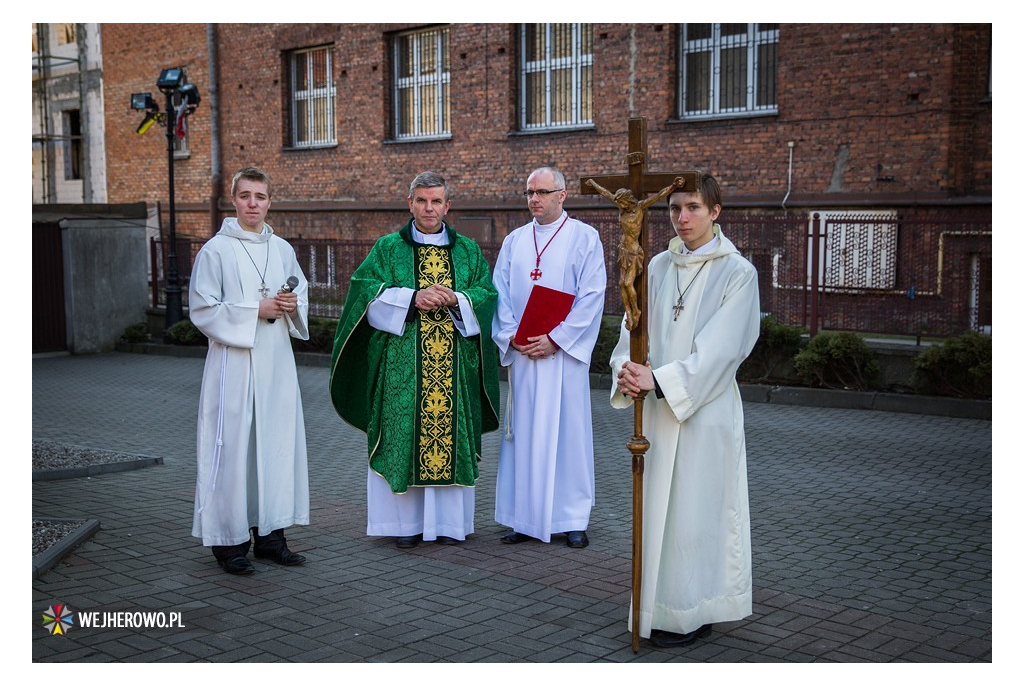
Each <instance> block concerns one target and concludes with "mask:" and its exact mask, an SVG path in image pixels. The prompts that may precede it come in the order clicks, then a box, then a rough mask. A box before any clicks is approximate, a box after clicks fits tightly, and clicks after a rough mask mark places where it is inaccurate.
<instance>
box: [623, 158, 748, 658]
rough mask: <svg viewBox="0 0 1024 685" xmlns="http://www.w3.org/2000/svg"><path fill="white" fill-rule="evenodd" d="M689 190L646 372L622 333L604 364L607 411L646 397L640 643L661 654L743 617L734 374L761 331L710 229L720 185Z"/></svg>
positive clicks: (675, 212) (655, 278)
mask: <svg viewBox="0 0 1024 685" xmlns="http://www.w3.org/2000/svg"><path fill="white" fill-rule="evenodd" d="M698 189H699V192H675V193H673V194H672V195H670V196H669V200H668V205H669V216H670V218H671V221H672V225H673V227H674V228H675V231H676V234H677V235H676V236H675V237H673V238H672V240H671V241H669V244H668V250H667V251H665V252H662V253H660V254H658V255H656V256H655V257H654V258H652V259H651V263H650V267H649V269H648V283H647V287H648V293H649V301H648V303H647V312H648V314H649V321H650V323H649V328H648V333H649V336H650V363H649V364H648V365H642V364H636V363H633V362H631V361H629V332H628V331H627V330H626V328H625V326H623V328H622V332H621V336H620V338H619V343H618V346H617V347H616V348H615V351H614V352H613V353H612V358H611V366H612V373H613V374H614V375H615V376H616V378H617V384H616V385H615V387H613V388H612V394H611V403H612V406H614V407H620V408H623V407H629V406H631V405H632V402H633V399H634V398H635V397H637V395H638V393H639V392H640V391H641V390H643V391H650V392H649V394H648V395H647V396H646V399H645V401H644V415H643V421H644V423H643V428H644V434H645V435H646V437H647V439H648V440H649V441H650V443H651V446H650V449H649V451H648V452H647V455H646V461H645V469H644V507H643V528H644V530H643V564H642V566H643V581H642V585H641V589H640V635H641V636H642V637H646V638H649V639H650V641H651V643H653V644H654V645H656V646H659V647H679V646H684V645H689V644H692V643H693V642H694V641H696V640H697V639H698V638H700V637H701V636H704V635H706V634H708V633H709V632H710V631H711V629H712V628H711V625H712V624H713V623H719V622H722V621H738V620H740V619H743V618H745V617H747V616H749V615H750V614H751V613H752V609H751V606H752V596H751V560H750V510H749V507H748V504H747V456H746V443H745V440H744V433H743V404H742V402H741V400H740V391H739V386H738V385H737V383H736V371H737V369H738V368H739V366H740V363H741V362H742V361H743V360H744V359H745V358H746V357H747V355H748V354H750V351H751V349H753V347H754V343H755V342H756V340H757V336H758V332H759V325H760V316H759V311H760V305H759V299H758V287H757V272H756V271H755V270H754V267H753V265H752V264H751V263H750V262H749V261H748V260H747V259H745V258H744V257H742V256H741V255H740V253H739V251H738V250H737V249H736V247H735V245H733V244H732V242H730V241H729V239H728V238H726V237H725V235H723V234H722V229H721V227H720V226H719V225H718V224H716V223H715V219H717V218H718V215H719V213H720V212H721V210H722V200H721V190H720V189H719V186H718V183H717V181H715V179H714V178H712V177H710V176H706V175H704V176H702V177H701V179H700V181H699V182H698ZM630 617H632V611H631V612H630ZM629 628H630V630H632V628H633V627H632V622H631V619H630V626H629Z"/></svg>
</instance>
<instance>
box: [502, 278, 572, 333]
mask: <svg viewBox="0 0 1024 685" xmlns="http://www.w3.org/2000/svg"><path fill="white" fill-rule="evenodd" d="M575 301H576V296H575V295H571V294H569V293H564V292H562V291H561V290H555V289H554V288H546V287H544V286H542V285H535V286H533V290H531V291H530V299H528V300H527V301H526V309H524V310H523V318H522V319H520V320H519V330H518V331H516V338H515V341H516V344H517V345H520V346H522V345H528V344H529V341H528V340H527V338H532V337H533V336H536V335H546V334H548V333H550V332H551V331H552V330H554V328H555V326H557V325H558V324H560V323H562V322H563V321H565V317H567V316H568V315H569V310H570V309H572V303H573V302H575Z"/></svg>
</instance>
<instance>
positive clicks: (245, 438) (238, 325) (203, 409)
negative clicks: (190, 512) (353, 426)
mask: <svg viewBox="0 0 1024 685" xmlns="http://www.w3.org/2000/svg"><path fill="white" fill-rule="evenodd" d="M231 197H232V202H233V203H234V205H235V210H236V211H237V217H236V218H229V219H225V220H224V223H223V225H222V226H221V229H220V232H218V233H217V235H215V236H214V237H213V238H211V239H210V240H209V241H208V242H207V243H206V244H205V245H203V248H202V249H201V250H200V251H199V254H198V256H197V257H196V261H195V266H194V267H193V269H192V280H191V282H190V284H189V295H188V304H189V316H190V318H191V319H192V322H193V323H194V324H195V325H196V327H197V328H198V329H199V330H200V331H202V332H203V334H204V335H206V337H207V338H209V340H210V346H209V351H208V352H207V355H206V367H205V369H204V371H203V383H202V391H201V394H200V397H199V428H198V432H197V433H198V434H197V452H198V455H197V456H198V464H197V480H196V499H195V514H194V519H193V524H192V535H193V536H195V537H198V538H202V540H203V545H204V546H206V547H212V548H213V555H214V557H215V558H216V559H217V562H218V563H219V564H220V566H221V568H223V569H224V570H225V571H227V572H228V573H235V574H249V573H252V572H253V571H254V570H255V568H254V567H253V565H252V563H251V562H250V561H249V560H248V558H247V557H246V555H247V554H248V552H249V547H250V544H251V542H254V543H255V544H254V548H253V555H254V556H255V557H256V558H262V559H269V560H270V561H273V562H276V563H278V564H282V565H285V566H294V565H296V564H301V563H303V562H304V561H305V560H306V559H305V557H303V556H302V555H301V554H296V553H294V552H292V551H291V550H289V549H288V545H287V544H286V542H285V537H284V529H285V528H287V527H288V526H291V525H295V524H302V525H306V524H308V523H309V482H308V477H307V470H306V469H307V467H306V431H305V425H304V422H303V417H302V400H301V398H300V396H299V383H298V376H297V375H296V371H295V356H294V354H293V352H292V346H291V338H293V337H294V338H299V339H300V340H307V339H308V338H309V331H308V328H307V310H308V302H307V299H306V290H307V283H306V277H305V276H304V275H303V273H302V269H301V268H300V267H299V264H298V262H297V261H296V259H295V251H294V250H293V249H292V247H291V245H289V244H288V243H287V242H286V241H285V240H283V239H281V238H279V237H278V236H276V235H274V231H273V229H272V228H271V227H270V226H269V225H267V224H266V223H264V218H265V217H266V216H267V211H268V210H269V209H270V177H269V176H267V174H266V173H265V172H263V171H262V170H260V169H257V168H255V167H248V168H245V169H242V170H241V171H239V172H238V173H237V174H235V177H234V179H232V181H231ZM250 536H251V537H250Z"/></svg>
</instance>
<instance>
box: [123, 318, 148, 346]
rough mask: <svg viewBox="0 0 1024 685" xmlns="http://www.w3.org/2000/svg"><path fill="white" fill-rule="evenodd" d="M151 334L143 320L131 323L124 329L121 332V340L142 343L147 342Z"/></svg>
mask: <svg viewBox="0 0 1024 685" xmlns="http://www.w3.org/2000/svg"><path fill="white" fill-rule="evenodd" d="M151 337H152V336H151V335H150V334H149V326H147V325H146V322H145V321H140V322H139V323H133V324H132V325H131V326H128V327H127V328H125V329H124V333H122V334H121V340H124V341H125V342H127V343H144V342H149V340H150V338H151Z"/></svg>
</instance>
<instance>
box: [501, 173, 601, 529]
mask: <svg viewBox="0 0 1024 685" xmlns="http://www.w3.org/2000/svg"><path fill="white" fill-rule="evenodd" d="M524 195H525V196H526V198H527V201H528V203H529V208H530V213H531V214H533V217H534V219H533V221H531V222H530V223H528V224H526V225H525V226H521V227H520V228H517V229H516V230H514V231H512V232H511V233H509V234H508V236H507V237H506V238H505V240H504V242H503V243H502V246H501V252H500V253H499V254H498V260H497V262H496V264H495V266H494V287H495V288H496V289H497V291H498V307H497V310H496V311H495V313H494V323H493V325H492V326H491V329H492V335H493V337H494V342H495V343H496V344H497V345H498V352H499V354H500V358H501V364H502V365H503V366H507V367H509V371H508V376H509V401H508V404H507V405H506V407H505V435H504V440H503V441H502V443H501V454H500V456H499V458H498V485H497V497H496V503H495V512H494V518H495V520H496V521H497V522H498V523H501V524H504V525H506V526H508V527H510V528H511V529H512V530H511V531H510V532H509V533H507V534H506V535H504V536H503V537H502V538H501V541H502V542H503V543H506V544H517V543H520V542H526V541H528V540H531V539H538V540H541V541H543V542H550V541H551V535H552V533H563V532H564V533H565V534H566V544H567V545H568V546H569V547H574V548H581V547H586V546H587V545H588V544H589V539H588V538H587V533H586V529H587V526H588V525H589V522H590V510H591V509H592V508H593V506H594V439H593V425H592V424H591V415H590V355H591V353H592V352H593V350H594V345H595V344H596V343H597V333H598V330H599V329H600V326H601V315H602V314H603V312H604V290H605V280H606V275H605V268H604V248H603V247H602V245H601V238H600V236H598V233H597V231H596V230H595V229H594V228H593V227H591V226H588V225H587V224H585V223H583V222H581V221H577V220H576V219H572V218H570V217H569V215H568V214H566V213H565V211H563V209H562V203H564V202H565V197H566V189H565V177H564V176H563V175H562V173H561V172H559V171H558V170H556V169H552V168H550V167H542V168H540V169H537V170H536V171H534V172H533V173H532V174H530V176H529V178H528V179H527V181H526V192H525V193H524ZM534 285H542V286H546V287H548V288H553V289H555V290H560V291H562V292H565V293H569V294H571V295H573V296H575V300H574V301H573V304H572V308H571V310H570V311H569V313H568V315H566V317H565V320H564V321H562V322H561V323H560V324H558V325H557V326H555V327H554V329H552V330H551V331H550V332H549V333H547V334H545V335H537V336H532V337H530V338H528V342H527V343H526V344H524V345H520V344H519V343H517V342H516V341H515V340H514V338H515V336H516V332H517V331H518V330H519V322H520V320H521V318H522V316H523V311H524V310H525V308H526V302H527V300H528V299H529V297H530V293H531V291H532V290H533V288H534Z"/></svg>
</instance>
